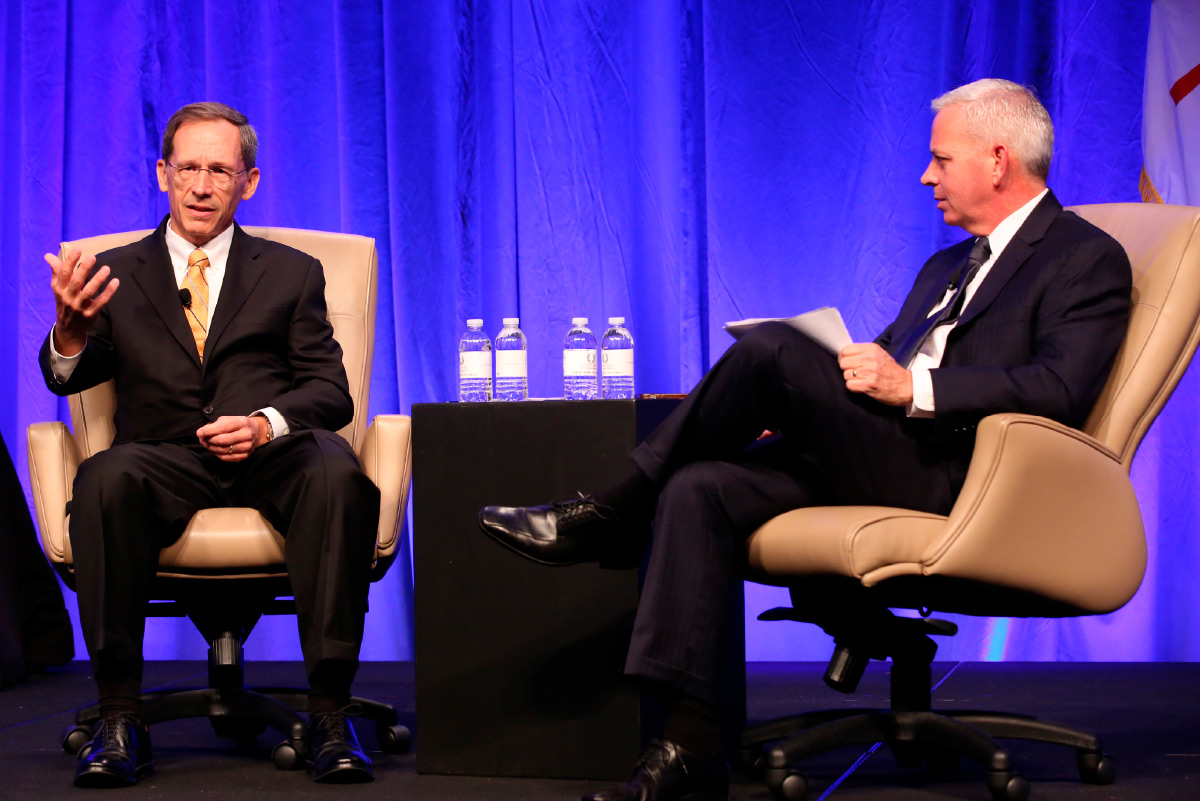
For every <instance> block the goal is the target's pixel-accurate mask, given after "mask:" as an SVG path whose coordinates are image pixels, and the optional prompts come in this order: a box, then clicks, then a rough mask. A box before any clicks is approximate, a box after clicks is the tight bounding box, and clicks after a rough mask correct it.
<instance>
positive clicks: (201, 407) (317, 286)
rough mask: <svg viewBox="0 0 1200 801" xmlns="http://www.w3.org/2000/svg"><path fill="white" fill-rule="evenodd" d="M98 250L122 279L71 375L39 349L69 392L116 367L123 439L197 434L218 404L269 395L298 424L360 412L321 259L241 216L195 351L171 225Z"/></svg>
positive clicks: (329, 425) (228, 406) (267, 402)
mask: <svg viewBox="0 0 1200 801" xmlns="http://www.w3.org/2000/svg"><path fill="white" fill-rule="evenodd" d="M166 225H167V221H166V220H165V219H164V220H163V222H162V223H161V224H160V225H159V227H158V229H157V230H156V231H155V232H154V233H152V234H151V235H150V236H148V237H146V238H145V239H143V240H141V241H140V242H135V243H133V244H131V245H126V246H125V247H120V248H116V249H114V250H110V251H106V252H104V253H101V254H98V255H97V257H96V266H97V267H100V266H102V265H105V264H107V265H108V266H109V268H110V269H111V271H112V275H113V276H115V277H117V278H120V279H121V286H120V288H119V289H118V290H117V292H116V294H114V295H113V297H112V299H111V300H110V301H109V303H108V305H107V306H106V307H105V308H104V309H103V310H102V311H101V313H100V314H99V315H98V316H97V318H96V321H95V324H94V325H93V327H92V330H91V331H90V332H89V334H88V340H87V345H86V347H85V349H84V352H83V356H82V357H81V359H80V361H79V364H78V365H77V366H76V368H75V371H74V372H73V373H72V374H71V377H70V379H69V380H67V381H66V382H65V383H61V384H60V383H59V382H58V381H57V379H55V377H54V374H53V373H52V372H51V370H50V341H49V337H47V339H46V341H45V342H44V343H43V344H42V349H41V353H40V356H39V361H40V363H41V366H42V372H43V375H44V376H45V379H46V385H47V386H48V387H49V388H50V390H51V391H53V392H54V393H55V394H58V395H69V394H73V393H76V392H80V391H82V390H84V389H88V388H89V387H92V386H95V385H97V384H100V383H103V382H104V381H107V380H109V379H115V386H116V400H117V408H116V440H115V443H116V444H120V443H122V442H132V441H146V440H177V441H183V442H195V441H196V433H195V432H196V429H197V428H199V427H200V426H202V425H204V424H205V423H208V422H211V421H213V420H215V419H217V418H218V417H220V416H222V415H247V414H250V413H251V412H253V411H255V410H257V409H261V408H263V407H266V406H273V407H274V408H275V409H277V410H278V411H279V412H280V414H282V415H283V417H284V419H286V420H287V422H288V425H289V427H290V428H291V429H292V430H293V431H299V430H303V429H308V428H324V429H330V430H337V429H339V428H341V427H342V426H345V425H346V424H348V423H349V422H350V420H351V418H352V417H353V410H354V409H353V401H352V400H351V398H350V393H349V388H348V384H347V380H346V372H345V369H344V368H343V366H342V350H341V348H340V347H339V346H338V344H337V342H336V341H335V340H334V339H333V328H332V326H331V325H330V324H329V321H328V319H327V312H326V307H325V275H324V272H323V270H322V268H321V264H320V262H318V261H317V260H316V259H314V258H313V257H311V256H309V255H307V254H305V253H301V252H300V251H298V250H295V249H293V248H289V247H287V246H285V245H281V244H279V243H277V242H270V241H268V240H265V239H259V238H257V237H253V236H250V235H248V234H246V233H245V232H244V231H242V229H241V228H240V227H238V226H237V225H236V223H235V225H234V234H233V242H232V244H231V245H230V249H229V259H228V262H227V263H226V267H225V279H224V283H223V284H222V286H221V294H220V297H219V298H218V300H217V308H216V313H215V316H214V318H213V320H212V324H211V327H210V330H209V334H208V339H207V342H206V344H205V358H204V361H203V363H202V362H201V361H200V357H199V354H198V353H197V352H196V343H195V340H194V339H193V338H192V333H191V329H190V328H188V323H187V319H186V317H185V311H184V309H183V306H182V304H181V303H180V300H179V288H178V287H177V286H176V284H175V273H174V271H173V270H172V268H171V261H170V257H169V255H168V253H167V245H166V240H165V238H164V233H165V230H166Z"/></svg>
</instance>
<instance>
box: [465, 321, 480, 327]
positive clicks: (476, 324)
mask: <svg viewBox="0 0 1200 801" xmlns="http://www.w3.org/2000/svg"><path fill="white" fill-rule="evenodd" d="M467 328H483V320H467Z"/></svg>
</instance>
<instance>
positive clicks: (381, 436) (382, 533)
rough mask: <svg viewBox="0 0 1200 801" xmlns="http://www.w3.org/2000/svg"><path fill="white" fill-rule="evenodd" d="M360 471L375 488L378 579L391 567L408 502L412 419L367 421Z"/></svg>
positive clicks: (375, 575) (390, 417) (390, 416)
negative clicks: (377, 503)
mask: <svg viewBox="0 0 1200 801" xmlns="http://www.w3.org/2000/svg"><path fill="white" fill-rule="evenodd" d="M358 458H359V461H360V462H361V463H362V467H363V472H365V473H366V474H367V477H368V478H370V479H371V481H373V482H375V486H377V487H379V496H380V497H379V533H378V535H377V537H376V541H375V560H376V566H375V570H374V571H372V579H378V578H380V577H381V576H382V575H383V573H384V572H385V571H386V570H387V567H388V565H390V564H391V562H392V559H393V558H394V555H395V550H396V544H397V540H398V539H399V535H400V529H401V526H402V522H403V519H404V510H405V507H406V505H407V503H408V489H409V484H410V480H411V477H412V418H410V417H408V416H407V415H401V414H381V415H378V416H376V418H375V419H374V420H372V421H371V425H370V426H369V427H368V428H367V435H366V438H365V439H364V440H363V446H362V452H361V453H360V454H359V455H358Z"/></svg>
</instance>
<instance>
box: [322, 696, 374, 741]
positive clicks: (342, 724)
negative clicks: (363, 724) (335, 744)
mask: <svg viewBox="0 0 1200 801" xmlns="http://www.w3.org/2000/svg"><path fill="white" fill-rule="evenodd" d="M362 711H363V710H362V705H361V704H346V705H345V706H344V707H342V708H341V709H336V710H334V711H333V712H330V713H328V714H325V715H318V716H317V719H316V721H315V722H316V725H317V727H318V728H319V729H320V730H321V731H322V732H323V733H324V734H325V739H326V740H347V739H349V735H348V732H347V729H348V726H347V723H348V721H347V718H348V717H350V716H352V715H361V714H362Z"/></svg>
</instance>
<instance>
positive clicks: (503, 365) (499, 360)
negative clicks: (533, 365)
mask: <svg viewBox="0 0 1200 801" xmlns="http://www.w3.org/2000/svg"><path fill="white" fill-rule="evenodd" d="M525 357H526V353H525V351H523V350H498V351H496V378H525V377H527V375H528V371H529V368H528V362H527V360H526V358H525Z"/></svg>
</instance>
